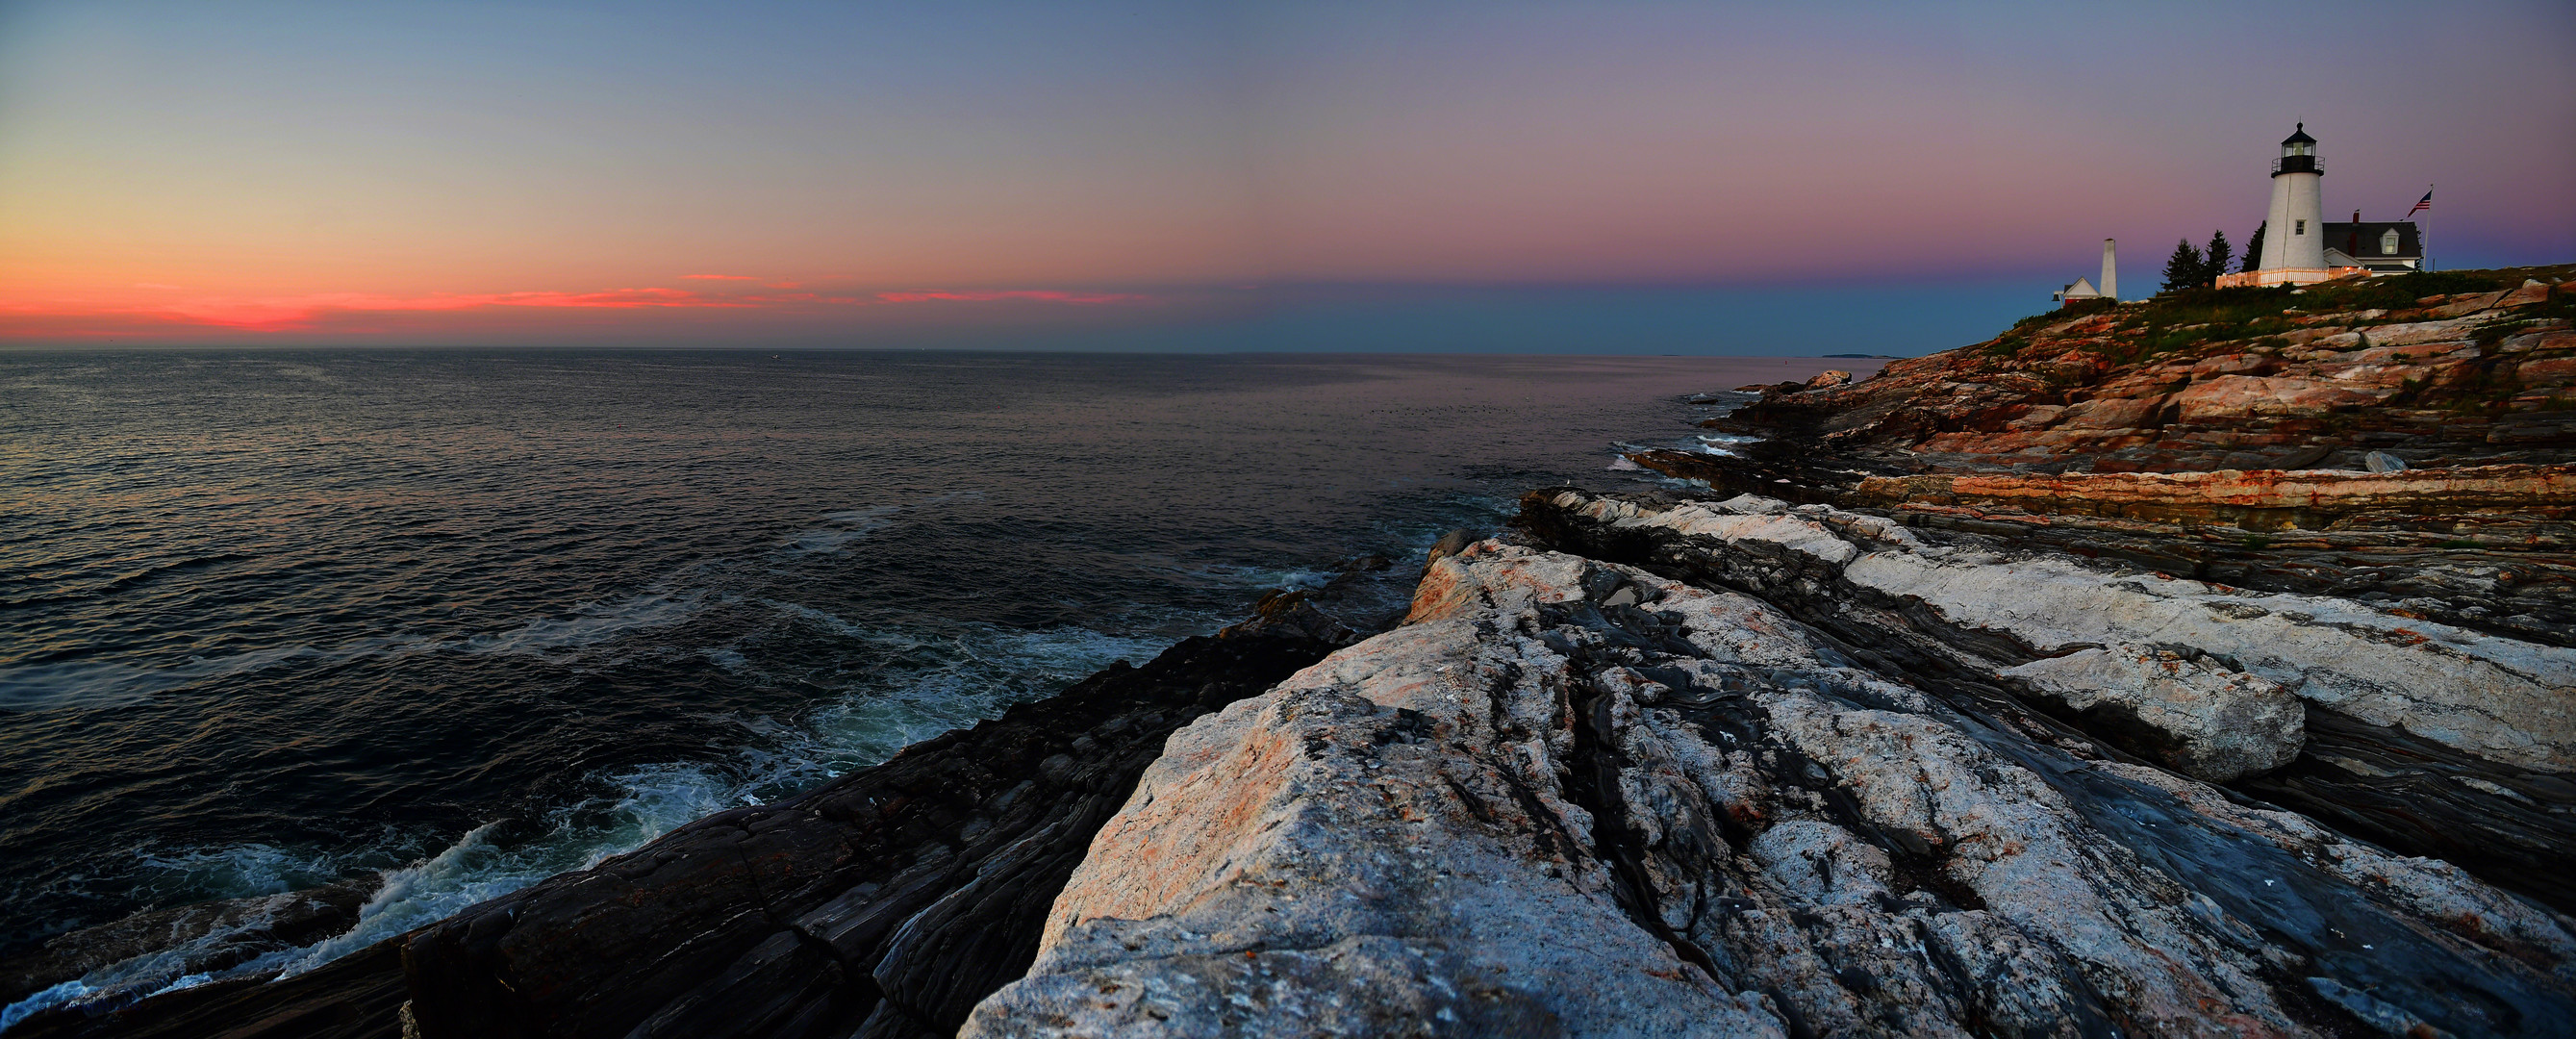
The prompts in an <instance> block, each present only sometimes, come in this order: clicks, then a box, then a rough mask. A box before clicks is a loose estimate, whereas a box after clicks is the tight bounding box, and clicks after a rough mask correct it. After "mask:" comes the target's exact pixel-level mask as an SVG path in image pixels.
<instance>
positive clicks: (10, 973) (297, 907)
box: [0, 885, 368, 1005]
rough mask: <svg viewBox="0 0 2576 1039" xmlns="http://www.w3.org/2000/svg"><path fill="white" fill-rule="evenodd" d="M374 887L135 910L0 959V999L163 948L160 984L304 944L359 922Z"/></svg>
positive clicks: (127, 997)
mask: <svg viewBox="0 0 2576 1039" xmlns="http://www.w3.org/2000/svg"><path fill="white" fill-rule="evenodd" d="M367 893H368V892H367V889H366V888H365V887H363V886H359V885H340V886H334V887H322V888H314V889H312V890H309V891H292V892H287V893H285V894H277V895H261V896H256V897H252V898H236V899H227V900H224V901H219V902H205V903H200V904H197V905H191V906H180V907H177V908H174V909H161V910H153V911H148V912H142V913H136V914H134V915H132V916H129V917H126V918H125V919H122V920H118V921H114V922H112V923H106V924H100V925H98V926H96V927H85V928H82V929H80V930H77V931H72V932H69V933H66V934H61V935H57V936H55V937H54V938H53V939H52V940H50V941H47V942H46V943H45V944H44V946H43V947H42V948H39V949H37V950H35V951H33V952H30V953H27V954H25V955H22V956H14V957H11V958H10V959H9V960H7V961H6V962H0V1005H5V1004H10V1003H16V1002H18V1001H20V1000H23V999H25V998H27V997H28V996H30V995H34V994H35V993H37V992H40V991H43V990H45V989H48V988H51V987H53V986H55V985H58V984H61V983H63V982H67V981H73V980H76V979H78V978H80V977H82V976H83V975H86V974H89V973H91V972H92V971H96V970H98V969H99V968H102V967H108V966H111V965H114V964H117V963H121V962H124V961H126V960H130V959H132V958H134V957H137V956H143V955H146V954H149V953H161V954H162V956H163V958H164V960H165V961H166V962H165V963H163V964H162V965H161V966H162V969H161V970H159V971H156V972H154V973H153V975H152V976H151V977H150V978H149V979H148V981H147V982H146V983H148V984H149V985H150V987H152V988H159V987H161V985H162V984H163V982H164V979H165V978H167V977H172V976H177V975H181V974H211V973H214V972H217V971H222V970H224V969H226V968H229V967H233V966H237V965H239V964H242V963H247V962H249V961H251V960H253V959H257V958H258V957H260V956H261V955H263V954H266V953H272V952H283V951H286V950H289V949H296V948H301V947H303V946H306V945H310V944H312V943H314V942H317V941H320V940H322V939H324V938H327V937H330V936H332V935H335V934H340V933H342V932H345V931H347V930H348V929H349V928H350V927H352V926H355V925H356V924H357V922H358V907H359V906H360V905H362V904H364V903H365V902H366V900H367ZM98 998H99V999H101V1000H107V1001H112V1002H119V1003H121V1002H128V1001H131V1000H132V999H133V998H134V997H133V994H131V993H126V994H123V995H122V997H121V998H120V995H119V994H118V993H115V992H101V993H98Z"/></svg>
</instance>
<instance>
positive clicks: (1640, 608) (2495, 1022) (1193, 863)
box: [962, 492, 2576, 1036]
mask: <svg viewBox="0 0 2576 1039" xmlns="http://www.w3.org/2000/svg"><path fill="white" fill-rule="evenodd" d="M1555 493H1570V492H1555ZM1533 497H1534V498H1536V497H1537V496H1535V495H1534V496H1533ZM1535 537H1536V538H1537V540H1539V541H1540V542H1542V543H1547V542H1550V541H1552V540H1553V539H1551V538H1549V537H1548V536H1547V535H1546V534H1545V533H1544V532H1541V533H1538V534H1536V535H1535ZM1809 544H1810V545H1811V546H1812V547H1821V545H1822V543H1821V542H1812V541H1811V542H1809ZM1592 554H1593V553H1588V552H1587V553H1585V554H1582V555H1577V554H1569V553H1566V552H1562V551H1552V550H1548V549H1545V548H1534V547H1521V546H1517V545H1511V544H1504V543H1500V542H1485V543H1481V544H1479V545H1476V546H1472V547H1470V548H1469V549H1467V550H1466V551H1463V552H1460V553H1458V554H1455V555H1453V556H1450V557H1448V558H1444V559H1442V560H1440V561H1439V562H1437V563H1435V564H1434V565H1433V567H1432V569H1431V572H1430V573H1429V574H1428V575H1426V577H1425V579H1424V581H1423V583H1422V585H1421V587H1420V588H1419V589H1418V591H1417V594H1416V599H1415V606H1414V610H1413V612H1412V614H1411V615H1410V616H1409V617H1408V619H1407V621H1406V623H1405V625H1404V626H1402V627H1399V628H1397V629H1395V630H1393V631H1390V632H1387V633H1384V634H1381V635H1378V636H1376V637H1374V638H1372V639H1370V640H1368V641H1366V642H1363V643H1360V644H1359V645H1357V646H1354V647H1351V648H1349V649H1346V650H1343V651H1340V652H1337V653H1336V654H1334V655H1333V656H1331V657H1329V658H1327V659H1326V660H1324V661H1323V662H1321V663H1318V664H1316V665H1314V666H1312V667H1310V668H1307V669H1306V670H1304V671H1302V672H1300V673H1299V674H1298V675H1296V676H1294V677H1292V678H1291V679H1289V680H1288V681H1286V682H1283V683H1281V684H1280V685H1279V686H1278V687H1277V688H1275V689H1273V690H1271V691H1269V692H1266V693H1264V694H1262V695H1260V696H1258V697H1255V698H1253V699H1250V700H1246V701H1243V702H1240V703H1237V704H1234V705H1232V706H1230V707H1228V708H1227V709H1226V710H1224V711H1222V712H1219V713H1216V714H1212V715H1209V716H1207V717H1205V718H1202V719H1201V720H1199V721H1198V722H1195V723H1193V724H1192V725H1191V726H1189V727H1188V728H1185V729H1183V730H1182V731H1180V732H1179V733H1176V734H1175V735H1174V736H1173V738H1172V740H1171V744H1170V748H1169V749H1168V750H1167V752H1166V754H1165V756H1164V758H1163V759H1162V760H1161V761H1159V762H1157V763H1156V764H1155V766H1154V767H1153V768H1152V769H1150V770H1149V771H1148V773H1147V775H1146V777H1145V778H1144V779H1143V780H1142V781H1141V782H1140V783H1139V784H1138V787H1137V790H1136V792H1135V794H1134V795H1133V796H1132V797H1131V798H1130V799H1129V801H1128V803H1127V805H1126V806H1125V807H1124V808H1122V809H1121V810H1120V812H1119V814H1118V816H1117V817H1116V818H1115V819H1113V820H1112V821H1111V822H1110V823H1109V824H1108V825H1107V826H1105V827H1103V828H1102V829H1101V831H1100V833H1099V836H1098V837H1096V838H1095V839H1094V842H1093V845H1092V847H1091V849H1090V852H1089V854H1088V855H1087V856H1086V857H1085V858H1084V861H1083V865H1082V866H1081V867H1079V868H1078V869H1077V870H1076V871H1075V873H1074V876H1073V878H1072V879H1071V881H1070V882H1069V883H1068V884H1067V886H1066V887H1065V889H1064V891H1063V893H1062V894H1061V895H1059V896H1058V898H1057V900H1056V903H1055V906H1054V909H1053V910H1052V911H1051V913H1050V915H1049V922H1048V928H1047V932H1046V938H1045V940H1044V942H1043V944H1042V946H1041V949H1040V952H1039V954H1038V957H1037V960H1036V962H1035V965H1034V966H1033V967H1032V970H1031V972H1030V974H1029V976H1028V977H1026V978H1024V979H1022V980H1020V981H1017V982H1014V983H1013V984H1011V985H1010V986H1008V987H1005V988H1004V989H1002V990H1001V991H1000V992H997V993H996V994H994V995H993V996H992V997H990V998H988V999H987V1000H985V1001H984V1003H983V1004H982V1005H980V1006H979V1007H978V1008H977V1009H976V1010H975V1012H974V1015H973V1017H972V1019H971V1020H970V1022H969V1024H968V1026H967V1029H966V1030H965V1032H964V1033H962V1034H965V1035H970V1036H988V1035H989V1036H999V1035H1014V1036H1019V1035H1039V1036H1043V1035H1100V1034H1120V1035H1135V1036H1158V1035H1174V1036H1178V1035H1231V1034H1387V1033H1391V1032H1403V1033H1406V1034H1429V1035H1440V1034H1460V1035H1464V1034H1486V1033H1485V1032H1479V1031H1477V1030H1476V1028H1486V1029H1489V1030H1490V1029H1492V1028H1499V1027H1504V1026H1508V1027H1510V1028H1512V1029H1515V1030H1516V1031H1515V1032H1513V1033H1511V1034H1528V1035H1558V1034H1562V1035H1630V1034H1635V1035H1650V1034H1651V1035H1666V1034H1710V1035H1718V1034H1755V1035H1758V1034H1813V1035H1842V1034H1907V1035H1917V1034H1967V1033H1970V1032H1992V1031H2004V1032H2011V1033H2018V1034H2067V1035H2074V1034H2097V1033H2105V1032H2110V1031H2115V1030H2116V1031H2121V1032H2142V1033H2149V1034H2173V1035H2188V1034H2207V1035H2244V1034H2278V1035H2295V1034H2320V1033H2322V1034H2333V1033H2337V1032H2344V1031H2349V1030H2376V1028H2377V1026H2380V1025H2394V1026H2396V1027H2398V1029H2399V1030H2400V1031H2403V1030H2406V1029H2410V1028H2420V1029H2439V1030H2442V1031H2445V1032H2449V1033H2452V1034H2460V1035H2468V1034H2554V1033H2555V1032H2556V1031H2557V1030H2559V1029H2560V1027H2561V1023H2562V1022H2564V1021H2567V1020H2569V1019H2570V1015H2571V1014H2576V991H2571V989H2570V981H2571V978H2576V971H2571V967H2570V965H2571V963H2576V938H2571V936H2570V927H2571V923H2570V921H2568V920H2567V918H2565V917H2562V916H2558V915H2557V914H2554V913H2551V912H2549V911H2546V910H2543V909H2539V908H2537V907H2534V906H2532V905H2530V904H2528V903H2526V902H2523V901H2521V900H2519V899H2517V898H2515V897H2513V896H2511V895H2508V894H2505V893H2503V892H2500V891H2497V890H2495V889H2493V888H2490V887H2487V886H2486V885H2484V884H2481V883H2479V882H2477V881H2476V880H2474V879H2472V878H2470V877H2469V876H2468V875H2467V874H2465V873H2463V872H2461V871H2459V870H2458V869H2457V868H2456V867H2452V866H2449V865H2448V864H2445V863H2441V862H2437V861H2432V860H2424V859H2407V858H2403V857H2398V856H2392V855H2390V854H2388V853H2386V852H2384V851H2380V850H2379V849H2376V848H2373V847H2371V846H2369V845H2366V844H2361V843H2358V842H2354V841H2351V840H2348V839H2346V838H2343V837H2340V836H2337V835H2335V834H2333V833H2331V832H2330V831H2326V830H2323V829H2321V828H2319V827H2316V826H2314V825H2313V824H2311V823H2309V822H2308V821H2307V820H2305V819H2303V818H2301V817H2299V816H2297V815H2295V814H2292V813H2287V812H2281V811H2278V810H2274V809H2269V808H2265V807H2262V806H2259V805H2251V804H2247V803H2243V802H2240V801H2239V800H2237V799H2234V798H2231V797H2230V796H2228V795H2227V794H2226V793H2225V792H2223V791H2221V790H2219V789H2218V788H2214V787H2211V786H2208V785H2206V784H2203V783H2200V782H2197V781H2194V780H2190V779H2187V778H2183V777H2180V776H2176V775H2174V774H2172V773H2169V772H2165V771H2162V770H2159V769H2155V768H2151V767H2147V766H2145V765H2142V764H2137V763H2133V760H2130V759H2123V758H2122V757H2120V756H2119V755H2117V754H2116V753H2109V752H2106V750H2105V749H2103V748H2099V747H2098V746H2096V745H2094V744H2092V743H2091V742H2090V741H2087V740H2085V739H2083V738H2082V737H2081V736H2080V735H2074V734H2069V733H2066V732H2065V731H2064V730H2063V729H2062V728H2061V727H2057V726H2053V725H2051V724H2049V723H2048V722H2047V721H2046V720H2045V719H2038V720H2037V721H2036V722H2035V723H2030V724H2025V723H2024V722H2022V721H2017V720H2015V719H2013V718H2012V717H2010V716H2007V715H1999V714H1992V713H1988V712H1987V711H1986V710H1985V708H1984V704H1985V701H1983V700H1980V699H1979V698H1977V697H1973V696H1965V695H1962V693H1961V692H1960V690H1959V689H1958V688H1956V686H1955V683H1952V682H1947V681H1943V680H1942V677H1943V676H1940V675H1916V674H1912V673H1910V672H1908V671H1907V670H1906V669H1904V668H1902V667H1895V668H1894V669H1893V670H1891V669H1890V666H1889V665H1890V663H1891V662H1890V661H1887V660H1885V659H1884V658H1881V659H1880V660H1878V661H1876V662H1872V661H1870V660H1868V659H1865V658H1864V657H1863V656H1862V654H1861V651H1860V650H1859V649H1858V648H1857V647H1856V646H1854V645H1852V644H1850V643H1846V642H1844V641H1842V640H1840V639H1837V638H1836V637H1834V636H1832V635H1831V634H1828V633H1826V632H1824V631H1822V630H1819V629H1817V628H1813V627H1810V626H1808V625H1806V624H1804V623H1801V622H1800V621H1799V620H1798V619H1797V618H1795V617H1792V616H1790V615H1789V614H1787V613H1784V612H1781V611H1780V610H1779V609H1777V608H1775V607H1773V606H1772V605H1770V604H1767V603H1765V602H1764V601H1762V600H1761V599H1758V598H1755V597H1754V596H1751V595H1746V594H1743V593H1741V592H1736V591H1730V590H1720V589H1718V588H1716V587H1715V586H1712V585H1710V584H1708V583H1705V582H1702V581H1700V580H1696V579H1694V580H1690V581H1684V580H1676V579H1674V578H1672V577H1670V576H1664V575H1661V574H1658V573H1655V572H1653V571H1651V570H1647V569H1638V568H1634V567H1630V566H1623V565H1619V564H1615V563H1609V562H1604V561H1601V560H1599V559H1597V558H1587V557H1586V556H1587V555H1592ZM1614 600H1618V601H1615V602H1614ZM2070 748H2072V749H2070ZM1534 915H1535V916H1538V917H1539V918H1540V919H1539V920H1533V919H1532V917H1533V916H1534ZM2465 921H2475V922H2474V923H2464V922H2465ZM1359 977H1366V978H1369V979H1371V980H1372V983H1371V984H1369V985H1364V986H1362V985H1353V984H1351V981H1352V979H1354V978H1359ZM1462 1004H1464V1005H1472V1006H1476V1007H1482V1008H1489V1009H1490V1010H1491V1011H1492V1012H1493V1013H1494V1014H1495V1015H1496V1017H1494V1018H1491V1019H1482V1020H1480V1022H1479V1024H1478V1025H1477V1026H1476V1027H1470V1026H1468V1025H1466V1024H1463V1023H1462V1022H1464V1021H1465V1020H1466V1018H1465V1017H1464V1014H1463V1012H1462ZM1444 1011H1445V1012H1446V1013H1444ZM2426 1034H2429V1033H2426Z"/></svg>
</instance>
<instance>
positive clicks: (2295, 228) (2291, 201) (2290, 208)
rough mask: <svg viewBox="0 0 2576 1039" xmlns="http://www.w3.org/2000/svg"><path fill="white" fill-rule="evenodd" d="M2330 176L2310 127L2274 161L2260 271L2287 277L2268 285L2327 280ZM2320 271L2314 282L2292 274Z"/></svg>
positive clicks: (2293, 136) (2272, 279)
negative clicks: (2322, 166) (2327, 185)
mask: <svg viewBox="0 0 2576 1039" xmlns="http://www.w3.org/2000/svg"><path fill="white" fill-rule="evenodd" d="M2324 188H2325V171H2324V170H2321V169H2318V168H2317V139H2316V138H2314V137H2310V136H2308V124H2306V123H2300V124H2299V128H2298V130H2297V131H2296V132H2293V133H2292V134H2290V136H2289V137H2288V138H2286V139H2284V140H2283V141H2282V142H2281V157H2280V158H2278V159H2275V160H2273V161H2272V210H2271V213H2270V215H2268V216H2266V217H2264V220H2265V221H2266V222H2265V224H2264V225H2263V226H2264V232H2263V257H2262V260H2261V261H2260V263H2259V264H2258V265H2257V266H2256V267H2255V270H2257V271H2259V272H2261V273H2263V274H2267V275H2268V274H2271V273H2272V272H2274V271H2280V272H2282V276H2279V277H2269V278H2264V279H2263V281H2264V282H2266V283H2268V284H2279V283H2281V282H2285V281H2288V282H2302V281H2324V280H2326V277H2327V274H2326V235H2325V230H2326V226H2325V225H2326V220H2325V204H2326V203H2325V191H2324ZM2291 271H2298V272H2300V273H2301V274H2306V273H2307V272H2311V271H2313V272H2315V273H2314V276H2312V277H2302V276H2299V275H2291V274H2289V273H2288V272H2291Z"/></svg>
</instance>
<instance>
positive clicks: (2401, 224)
mask: <svg viewBox="0 0 2576 1039" xmlns="http://www.w3.org/2000/svg"><path fill="white" fill-rule="evenodd" d="M2392 227H2394V228H2396V229H2397V251H2396V252H2394V253H2385V254H2383V253H2381V252H2380V251H2379V236H2380V235H2381V234H2384V233H2386V232H2387V231H2388V229H2389V228H2392ZM2325 233H2326V234H2325V240H2324V244H2325V247H2326V248H2328V249H2341V250H2343V251H2344V255H2346V256H2350V257H2352V258H2353V259H2356V260H2360V261H2362V262H2363V263H2368V262H2370V261H2372V260H2416V259H2422V258H2423V257H2424V239H2423V238H2422V236H2421V235H2419V234H2417V233H2416V230H2415V222H2414V221H2412V220H2365V221H2362V222H2361V223H2358V224H2343V223H2335V224H2327V225H2325Z"/></svg>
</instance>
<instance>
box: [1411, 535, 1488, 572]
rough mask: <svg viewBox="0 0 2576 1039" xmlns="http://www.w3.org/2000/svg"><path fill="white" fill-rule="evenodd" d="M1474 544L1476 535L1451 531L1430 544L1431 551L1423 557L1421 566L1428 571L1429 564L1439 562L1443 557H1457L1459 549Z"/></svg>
mask: <svg viewBox="0 0 2576 1039" xmlns="http://www.w3.org/2000/svg"><path fill="white" fill-rule="evenodd" d="M1475 543H1476V535H1474V534H1470V533H1468V532H1466V531H1464V530H1452V531H1450V532H1448V533H1446V534H1442V535H1440V540H1438V541H1434V542H1432V543H1431V551H1430V552H1429V553H1427V554H1426V555H1425V556H1424V558H1423V560H1422V566H1423V568H1424V569H1429V568H1430V567H1431V564H1433V563H1437V562H1439V561H1440V560H1441V559H1442V558H1444V557H1447V556H1454V555H1457V554H1458V552H1459V550H1460V549H1463V548H1466V547H1467V546H1469V545H1472V544H1475Z"/></svg>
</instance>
